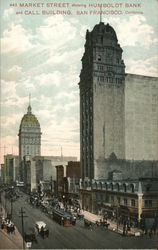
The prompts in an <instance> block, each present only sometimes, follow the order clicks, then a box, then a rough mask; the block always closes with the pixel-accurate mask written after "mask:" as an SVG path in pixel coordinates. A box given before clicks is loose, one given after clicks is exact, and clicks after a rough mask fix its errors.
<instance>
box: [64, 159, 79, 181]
mask: <svg viewBox="0 0 158 250" xmlns="http://www.w3.org/2000/svg"><path fill="white" fill-rule="evenodd" d="M80 176H81V174H80V162H79V161H69V162H68V165H67V166H66V177H70V178H73V177H77V178H80Z"/></svg>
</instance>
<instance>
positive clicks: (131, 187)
mask: <svg viewBox="0 0 158 250" xmlns="http://www.w3.org/2000/svg"><path fill="white" fill-rule="evenodd" d="M130 189H131V192H132V193H134V185H133V184H131V185H130Z"/></svg>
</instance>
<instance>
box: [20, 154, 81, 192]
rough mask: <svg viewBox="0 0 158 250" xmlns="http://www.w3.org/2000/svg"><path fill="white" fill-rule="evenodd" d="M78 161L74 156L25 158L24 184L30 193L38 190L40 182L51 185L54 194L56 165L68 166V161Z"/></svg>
mask: <svg viewBox="0 0 158 250" xmlns="http://www.w3.org/2000/svg"><path fill="white" fill-rule="evenodd" d="M72 160H77V157H73V156H62V157H61V156H35V157H31V156H25V157H24V160H23V162H22V163H23V164H24V169H25V173H24V182H25V184H26V187H27V189H29V190H30V191H32V190H37V188H38V184H39V182H41V181H42V183H48V182H49V183H50V186H51V185H52V187H50V188H52V192H54V187H55V183H56V165H58V164H62V165H64V166H66V164H67V163H68V161H72Z"/></svg>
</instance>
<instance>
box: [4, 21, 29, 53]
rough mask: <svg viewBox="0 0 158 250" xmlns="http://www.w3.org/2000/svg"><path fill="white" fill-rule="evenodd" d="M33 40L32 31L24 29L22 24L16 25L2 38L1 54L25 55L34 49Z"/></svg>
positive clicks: (7, 30) (5, 32) (6, 30)
mask: <svg viewBox="0 0 158 250" xmlns="http://www.w3.org/2000/svg"><path fill="white" fill-rule="evenodd" d="M32 39H33V36H32V34H31V33H30V30H26V29H24V27H23V26H22V25H21V24H16V25H14V23H12V24H11V26H10V27H9V28H8V29H5V30H4V32H3V37H2V38H1V53H17V54H18V53H23V52H26V51H29V50H30V49H31V48H33V45H32V43H31V40H32Z"/></svg>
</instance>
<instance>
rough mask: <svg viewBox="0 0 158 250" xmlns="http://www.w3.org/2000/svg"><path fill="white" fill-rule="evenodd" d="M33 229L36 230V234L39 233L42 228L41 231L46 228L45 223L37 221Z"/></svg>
mask: <svg viewBox="0 0 158 250" xmlns="http://www.w3.org/2000/svg"><path fill="white" fill-rule="evenodd" d="M35 227H36V228H37V230H38V233H40V232H41V228H42V227H43V229H44V228H45V227H46V223H45V222H43V221H37V222H36V225H35Z"/></svg>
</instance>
